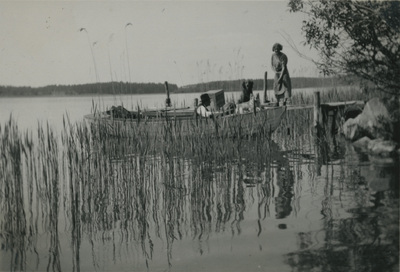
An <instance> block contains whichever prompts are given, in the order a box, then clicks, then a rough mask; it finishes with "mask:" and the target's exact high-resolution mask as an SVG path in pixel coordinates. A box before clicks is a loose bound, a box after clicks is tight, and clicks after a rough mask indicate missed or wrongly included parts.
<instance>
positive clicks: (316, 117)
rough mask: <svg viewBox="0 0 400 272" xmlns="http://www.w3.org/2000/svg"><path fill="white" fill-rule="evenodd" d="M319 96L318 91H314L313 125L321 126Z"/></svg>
mask: <svg viewBox="0 0 400 272" xmlns="http://www.w3.org/2000/svg"><path fill="white" fill-rule="evenodd" d="M320 121H321V97H320V93H319V92H318V91H317V92H314V127H318V126H321V124H320Z"/></svg>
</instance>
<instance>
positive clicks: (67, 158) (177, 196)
mask: <svg viewBox="0 0 400 272" xmlns="http://www.w3.org/2000/svg"><path fill="white" fill-rule="evenodd" d="M195 97H198V94H191V95H188V97H187V98H186V101H185V102H183V100H181V101H177V102H176V103H177V105H183V104H184V103H185V105H186V104H189V105H190V104H191V103H192V101H193V99H194V98H195ZM137 98H138V97H133V96H125V97H122V98H121V97H120V98H115V97H101V98H98V97H97V98H92V97H65V98H56V97H48V98H19V99H16V98H6V99H4V98H2V99H1V100H0V113H1V125H2V129H1V131H0V135H1V141H2V147H4V148H2V151H1V152H2V159H1V170H2V172H1V173H2V174H1V175H0V207H1V209H0V270H1V271H12V270H27V271H45V270H49V271H53V270H55V271H60V270H62V271H398V270H399V267H398V261H399V170H398V165H399V163H398V160H397V159H379V158H371V157H368V156H367V155H365V154H362V153H359V152H357V151H356V150H354V148H353V147H352V146H351V145H349V144H347V143H346V142H345V141H343V140H341V139H340V138H337V139H333V140H332V139H330V140H328V141H316V140H315V139H314V138H313V137H312V136H311V134H310V133H309V132H310V128H309V126H310V125H311V124H312V120H310V118H311V116H312V115H311V114H309V113H305V112H298V113H296V115H297V116H296V119H291V118H290V116H289V118H288V119H286V120H284V121H283V123H282V126H281V127H280V128H279V129H278V131H276V132H275V133H274V135H273V136H272V138H273V141H267V140H266V139H265V138H260V137H255V138H252V139H243V140H239V139H237V140H229V141H228V140H226V141H225V142H218V143H213V142H210V143H209V144H207V145H208V146H209V147H208V148H209V150H208V151H207V152H209V153H210V156H209V157H207V156H205V157H204V156H198V155H196V154H203V153H202V151H199V150H198V149H196V147H198V148H200V146H201V148H203V145H201V144H197V145H196V144H195V145H194V146H193V147H192V150H193V154H194V155H193V154H191V152H181V153H180V154H179V155H177V154H174V152H173V151H171V150H169V149H168V147H165V148H164V149H163V150H161V151H160V152H159V153H156V154H148V153H145V152H142V151H143V150H145V149H143V148H144V147H142V146H137V143H135V142H125V141H124V140H121V139H117V140H115V141H112V142H111V143H109V142H108V143H107V146H105V147H104V146H102V145H100V144H98V143H84V141H85V140H82V141H81V142H80V143H82V144H77V142H79V141H78V140H76V139H75V140H73V137H69V136H68V135H72V134H73V133H70V134H69V132H66V129H64V128H63V125H62V122H63V118H64V117H65V115H66V113H68V116H69V118H70V120H71V123H73V124H75V122H80V121H81V119H82V116H83V115H84V114H87V113H89V112H90V109H91V108H92V103H93V101H94V102H95V104H97V105H98V106H99V107H102V108H106V107H110V106H111V105H116V104H120V102H121V101H123V103H124V105H126V108H135V107H136V106H137V103H138V102H137V100H138V99H137ZM139 101H141V102H140V103H141V106H143V105H145V106H149V107H151V106H157V105H161V104H162V103H163V101H164V97H163V96H141V97H140V98H139ZM187 101H189V102H187ZM10 112H12V114H13V118H14V119H15V120H16V123H17V124H18V127H19V132H20V133H21V135H25V134H23V133H24V131H25V130H28V131H33V134H35V135H36V134H38V131H41V130H40V129H38V122H39V124H42V125H40V126H41V127H45V126H44V124H45V123H46V122H49V124H50V127H51V128H52V129H53V130H54V134H55V135H54V139H56V140H55V141H54V142H51V141H48V140H47V138H46V137H44V138H46V140H41V139H44V138H42V137H41V136H40V135H41V134H40V133H39V136H34V137H38V138H39V140H37V139H36V140H35V141H34V146H35V147H34V148H32V151H29V147H28V144H26V142H24V140H22V141H21V143H20V144H17V145H15V144H14V143H13V141H11V140H10V139H9V138H7V137H6V135H10V134H7V133H6V132H5V129H4V128H5V126H4V124H5V123H6V122H7V120H8V119H9V115H10ZM293 120H296V122H294V121H293ZM299 120H302V121H301V122H300V121H299ZM43 134H44V135H49V133H48V132H46V127H45V128H44V132H43ZM73 135H75V136H76V137H77V138H79V137H83V139H86V138H85V136H84V135H80V136H79V135H77V134H73ZM48 138H49V139H52V137H48ZM22 139H24V136H22ZM135 145H136V146H135ZM18 146H24V147H25V149H24V150H25V151H22V150H20V149H18ZM133 146H135V147H133ZM224 147H225V149H224ZM131 148H132V150H136V151H137V152H136V153H135V152H133V151H131ZM204 148H206V147H204ZM218 149H220V151H218ZM226 149H229V150H226ZM116 150H118V152H117V151H116ZM111 151H112V152H111ZM140 152H142V153H140ZM111 153H112V154H111ZM219 153H220V154H221V156H220V157H219V155H218V154H219ZM16 154H21V156H18V155H16ZM19 157H21V159H20V160H19Z"/></svg>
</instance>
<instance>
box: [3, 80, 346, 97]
mask: <svg viewBox="0 0 400 272" xmlns="http://www.w3.org/2000/svg"><path fill="white" fill-rule="evenodd" d="M251 80H253V82H254V88H253V89H254V90H263V88H264V80H263V79H251ZM241 82H242V80H225V81H212V82H206V83H198V84H192V85H187V86H182V87H178V85H177V84H174V83H168V88H169V91H170V92H171V93H190V92H205V91H208V90H216V89H223V90H225V91H228V92H230V91H240V90H241ZM350 83H351V81H350V80H349V79H348V78H347V79H346V78H316V77H315V78H307V77H295V78H292V87H293V89H294V90H295V89H299V88H318V87H330V86H340V85H348V84H350ZM272 85H273V79H269V80H268V81H267V87H268V89H269V90H270V89H272ZM157 93H165V84H164V83H128V82H106V83H89V84H79V85H48V86H44V87H14V86H0V96H2V97H18V96H77V95H94V94H95V95H121V94H157Z"/></svg>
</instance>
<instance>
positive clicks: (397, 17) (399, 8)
mask: <svg viewBox="0 0 400 272" xmlns="http://www.w3.org/2000/svg"><path fill="white" fill-rule="evenodd" d="M288 6H289V10H290V12H302V13H304V14H306V15H308V17H307V20H304V21H303V25H302V31H303V33H304V34H305V42H304V44H305V45H309V46H310V47H311V48H314V49H316V50H317V51H318V52H319V55H320V57H321V61H319V62H318V63H316V64H317V66H318V68H319V69H320V70H321V71H322V72H323V73H324V74H325V75H330V74H342V73H346V74H349V73H350V74H354V75H356V76H359V77H361V78H363V79H366V80H368V81H371V82H373V83H375V84H376V86H377V87H378V88H380V89H381V90H383V91H385V92H389V93H391V94H397V95H398V94H399V90H400V52H399V49H400V48H399V47H400V2H399V1H372V0H364V1H352V0H340V1H332V0H290V1H289V4H288Z"/></svg>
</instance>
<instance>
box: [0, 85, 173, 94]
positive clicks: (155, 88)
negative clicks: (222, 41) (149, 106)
mask: <svg viewBox="0 0 400 272" xmlns="http://www.w3.org/2000/svg"><path fill="white" fill-rule="evenodd" d="M168 87H169V90H170V91H171V92H175V91H176V90H177V89H178V86H177V85H176V84H168ZM163 92H165V86H164V84H163V83H128V82H107V83H90V84H80V85H49V86H45V87H35V88H34V87H13V86H0V96H75V95H89V94H96V95H110V94H111V95H117V94H143V93H146V94H151V93H163Z"/></svg>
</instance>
